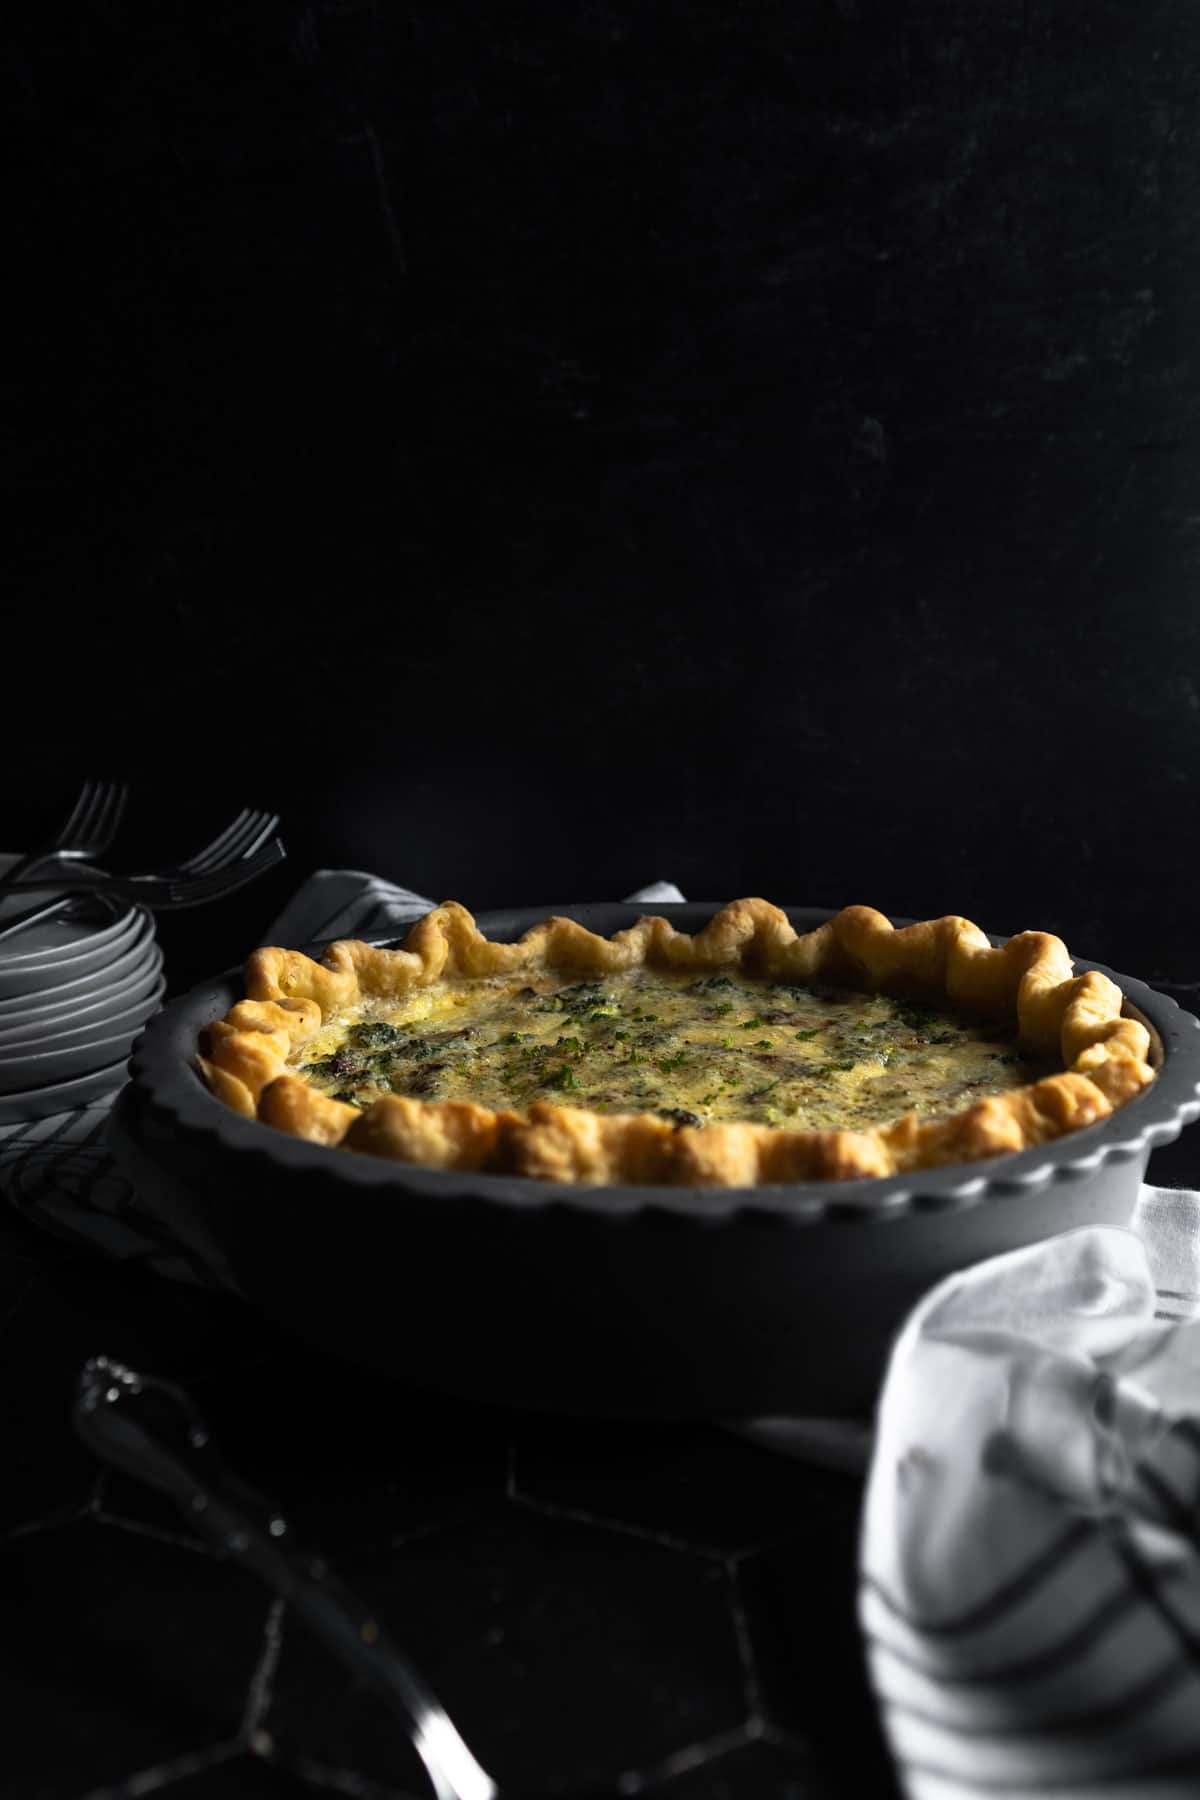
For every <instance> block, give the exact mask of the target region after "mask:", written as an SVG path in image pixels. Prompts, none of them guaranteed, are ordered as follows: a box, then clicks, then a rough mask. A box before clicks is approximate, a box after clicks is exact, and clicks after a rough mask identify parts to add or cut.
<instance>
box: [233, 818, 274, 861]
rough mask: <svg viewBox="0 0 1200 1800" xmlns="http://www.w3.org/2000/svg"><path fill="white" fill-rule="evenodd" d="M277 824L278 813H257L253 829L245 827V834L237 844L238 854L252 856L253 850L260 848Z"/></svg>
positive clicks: (271, 834)
mask: <svg viewBox="0 0 1200 1800" xmlns="http://www.w3.org/2000/svg"><path fill="white" fill-rule="evenodd" d="M278 825H279V814H278V813H259V814H258V815H257V816H256V818H255V820H254V829H253V831H251V830H249V828H247V831H246V835H245V837H244V839H243V840H242V842H241V844H240V846H239V849H238V855H239V856H253V855H254V853H255V851H256V850H261V849H262V847H263V845H264V844H265V843H266V841H267V839H268V838H269V837H271V836H273V834H274V833H275V831H276V829H277V828H278Z"/></svg>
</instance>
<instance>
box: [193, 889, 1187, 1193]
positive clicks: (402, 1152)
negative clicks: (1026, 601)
mask: <svg viewBox="0 0 1200 1800" xmlns="http://www.w3.org/2000/svg"><path fill="white" fill-rule="evenodd" d="M637 968H654V969H663V970H675V971H693V970H694V971H696V972H697V973H698V974H708V973H711V972H714V971H716V972H720V971H727V972H734V971H741V972H742V973H744V974H747V975H753V976H756V977H758V978H760V979H767V980H776V981H780V982H789V983H793V984H803V983H812V982H823V983H833V984H839V985H841V986H845V987H850V988H855V989H858V990H865V991H873V992H877V993H881V994H886V995H899V996H908V997H912V998H914V999H916V1000H921V1001H924V1002H926V1003H929V1002H941V1003H943V1004H946V1005H948V1006H950V1007H952V1008H954V1009H955V1010H956V1011H958V1012H960V1013H963V1014H974V1015H986V1016H989V1017H992V1018H1005V1019H1008V1020H1010V1021H1012V1022H1013V1023H1015V1026H1016V1030H1017V1034H1018V1040H1019V1042H1020V1044H1021V1045H1022V1046H1023V1047H1024V1048H1025V1049H1027V1050H1028V1051H1030V1052H1031V1053H1033V1054H1036V1055H1040V1056H1043V1057H1047V1058H1051V1059H1053V1061H1054V1062H1055V1063H1056V1064H1057V1063H1059V1062H1061V1064H1062V1068H1061V1072H1056V1073H1053V1074H1051V1075H1048V1076H1046V1077H1044V1078H1043V1079H1040V1080H1037V1081H1034V1082H1032V1083H1029V1084H1028V1085H1026V1086H1023V1087H1018V1088H1015V1089H1012V1090H1010V1091H1009V1092H1006V1093H1003V1094H996V1095H992V1096H989V1097H988V1098H985V1099H981V1100H976V1101H974V1102H973V1103H972V1104H970V1105H967V1106H965V1107H964V1108H963V1109H962V1110H961V1111H959V1112H956V1113H954V1114H952V1115H951V1116H949V1117H942V1118H922V1117H920V1116H918V1115H917V1114H916V1113H907V1114H905V1115H904V1116H903V1117H902V1118H899V1119H897V1120H896V1121H895V1122H894V1123H891V1124H888V1125H883V1126H879V1127H875V1128H870V1129H857V1130H815V1129H788V1128H781V1127H776V1126H770V1125H762V1124H756V1123H745V1122H741V1121H737V1122H724V1123H711V1124H707V1125H701V1126H692V1125H679V1124H676V1123H673V1122H672V1121H670V1120H669V1119H665V1118H662V1117H660V1116H658V1115H657V1114H649V1113H604V1114H602V1113H599V1112H595V1111H590V1110H588V1109H586V1108H583V1107H577V1106H569V1105H557V1104H552V1103H550V1102H547V1101H535V1102H533V1103H532V1104H531V1105H530V1106H529V1107H528V1109H527V1110H526V1111H524V1112H515V1111H493V1110H491V1109H490V1108H488V1107H484V1106H478V1105H475V1104H473V1103H470V1102H464V1101H454V1100H448V1101H423V1100H418V1099H412V1098H407V1097H403V1096H400V1095H383V1096H381V1097H380V1098H378V1099H376V1100H375V1101H373V1102H372V1103H371V1104H370V1105H369V1106H367V1107H366V1108H365V1110H363V1109H360V1108H359V1107H356V1106H352V1105H350V1104H348V1103H346V1102H344V1101H340V1100H335V1099H332V1098H330V1097H328V1096H326V1095H323V1094H321V1093H319V1092H317V1091H316V1090H315V1089H314V1088H313V1087H311V1086H310V1085H309V1084H308V1083H307V1082H305V1081H304V1080H302V1079H301V1078H300V1077H299V1076H298V1075H296V1074H294V1073H293V1072H292V1071H291V1070H290V1069H289V1067H288V1061H289V1057H290V1056H291V1055H292V1054H293V1052H294V1050H295V1048H296V1046H297V1045H298V1044H300V1043H302V1042H303V1041H304V1040H305V1039H306V1038H308V1037H310V1036H311V1035H312V1033H313V1032H314V1031H316V1030H317V1029H319V1028H320V1027H321V1025H322V1024H323V1022H324V1021H325V1020H327V1019H329V1018H331V1017H332V1016H333V1015H334V1014H335V1013H338V1012H340V1011H342V1010H344V1009H346V1008H349V1007H352V1006H354V1005H356V1004H358V1003H360V1002H362V1001H366V1000H386V1001H397V1002H401V1001H403V1000H404V999H405V998H406V997H407V996H409V995H411V994H412V993H413V992H414V990H416V989H419V988H422V987H429V986H431V985H433V984H435V983H438V982H439V981H443V980H451V979H462V978H468V979H469V978H472V977H475V978H481V977H489V976H496V975H512V974H514V973H517V974H523V973H525V972H528V973H529V974H530V975H539V974H545V973H547V972H554V973H560V972H561V973H566V972H570V973H571V974H573V975H582V976H589V975H591V976H598V975H609V976H612V975H615V974H617V973H620V972H623V971H627V970H632V969H637ZM245 981H246V994H247V998H246V999H244V1000H241V1001H239V1002H238V1004H237V1005H236V1006H234V1007H233V1008H232V1010H231V1011H230V1012H229V1014H228V1015H227V1016H226V1018H224V1019H222V1020H219V1021H218V1022H217V1023H215V1024H213V1025H211V1026H210V1027H209V1028H208V1030H207V1032H206V1033H205V1034H204V1039H203V1042H202V1046H201V1048H202V1055H201V1056H200V1058H199V1062H200V1068H201V1070H202V1072H203V1074H204V1077H205V1079H206V1081H207V1082H208V1085H209V1087H210V1088H211V1090H212V1092H213V1093H214V1094H215V1095H216V1096H217V1097H218V1098H219V1099H221V1100H222V1101H224V1102H225V1103H226V1104H227V1105H229V1106H231V1107H232V1108H234V1109H235V1110H236V1111H237V1112H239V1113H242V1114H244V1115H245V1116H246V1117H248V1118H257V1119H260V1120H262V1121H263V1122H264V1123H265V1124H268V1125H273V1126H275V1127H276V1128H277V1129H278V1130H281V1131H286V1132H289V1133H290V1134H292V1135H293V1136H295V1137H300V1138H306V1139H308V1140H309V1141H310V1142H313V1143H319V1144H330V1145H341V1146H343V1147H344V1148H346V1149H348V1150H357V1151H359V1152H362V1153H364V1154H366V1155H369V1156H379V1157H385V1158H392V1159H394V1160H396V1161H398V1162H404V1163H416V1164H420V1165H421V1166H423V1167H426V1168H435V1169H470V1170H491V1171H497V1172H504V1173H509V1174H517V1175H525V1176H533V1177H537V1178H540V1179H543V1180H549V1181H558V1182H574V1183H585V1184H593V1185H596V1184H599V1185H618V1184H624V1183H645V1182H650V1183H671V1184H675V1185H683V1186H715V1187H739V1188H741V1187H755V1186H758V1185H760V1184H766V1183H778V1182H806V1181H815V1180H830V1179H834V1180H853V1179H856V1178H861V1177H864V1176H866V1177H873V1176H885V1175H893V1174H897V1173H904V1172H908V1171H911V1170H915V1169H924V1168H933V1167H938V1166H940V1165H942V1164H946V1163H959V1162H974V1161H977V1160H979V1159H981V1158H985V1157H992V1156H998V1155H1001V1154H1004V1153H1006V1152H1010V1151H1015V1150H1024V1149H1028V1148H1030V1147H1031V1146H1033V1145H1037V1144H1044V1143H1048V1142H1050V1141H1051V1140H1053V1139H1056V1138H1060V1137H1063V1136H1064V1135H1065V1134H1067V1133H1069V1132H1073V1131H1079V1130H1081V1129H1082V1128H1083V1127H1084V1126H1087V1125H1093V1124H1095V1123H1097V1122H1098V1121H1099V1120H1101V1119H1104V1118H1106V1117H1108V1115H1109V1114H1110V1113H1112V1112H1113V1111H1114V1109H1115V1108H1117V1107H1119V1106H1122V1105H1124V1104H1125V1103H1126V1102H1127V1101H1129V1100H1131V1099H1133V1098H1134V1096H1135V1095H1136V1094H1138V1093H1139V1092H1140V1091H1141V1090H1142V1088H1144V1087H1146V1086H1147V1085H1148V1084H1149V1083H1150V1082H1152V1081H1153V1079H1154V1068H1153V1067H1152V1065H1151V1061H1150V1056H1151V1047H1150V1035H1149V1032H1148V1031H1147V1029H1146V1027H1145V1026H1144V1025H1143V1024H1141V1023H1140V1022H1139V1021H1138V1020H1136V1019H1133V1018H1127V1017H1124V1016H1122V1005H1123V996H1122V993H1121V990H1120V988H1119V987H1117V985H1116V983H1115V982H1113V981H1111V980H1110V979H1109V977H1108V976H1106V975H1102V974H1100V973H1099V972H1097V971H1095V970H1093V971H1089V972H1088V973H1086V974H1081V975H1076V974H1075V973H1074V971H1073V969H1072V964H1071V958H1070V956H1069V955H1068V952H1067V949H1066V946H1065V944H1064V943H1063V942H1062V940H1061V939H1060V938H1057V937H1054V936H1053V935H1051V934H1050V933H1047V932H1042V931H1024V932H1021V933H1020V934H1019V935H1018V936H1016V937H1013V938H1010V939H1009V940H1008V942H1007V943H1006V944H1004V945H1003V946H1001V947H999V948H997V947H994V946H993V945H992V944H991V943H989V941H988V939H987V937H986V936H985V934H984V933H983V932H982V931H981V930H980V929H979V927H978V926H977V925H973V924H972V923H971V922H970V920H968V919H963V918H959V917H958V916H956V915H953V914H952V915H948V916H947V917H945V918H940V919H927V920H923V921H922V922H920V923H919V924H915V925H907V926H904V927H902V928H896V927H894V926H893V925H892V924H891V923H890V921H889V920H888V919H887V918H885V917H884V915H883V914H882V913H880V912H876V911H874V910H873V909H872V908H871V907H869V906H848V907H846V908H844V909H843V910H842V911H841V912H839V913H837V914H836V915H835V916H834V917H833V918H831V919H829V920H828V921H826V923H824V924H822V925H820V926H818V927H817V928H816V929H815V930H813V931H809V932H805V933H803V934H798V933H797V932H796V931H795V930H794V928H793V927H792V925H791V923H790V922H789V920H788V918H787V916H786V914H785V913H783V912H782V911H780V909H779V908H778V907H776V906H773V905H771V904H770V903H769V902H768V901H766V900H761V899H745V900H735V901H732V902H731V903H730V904H729V905H727V906H724V907H722V908H721V910H720V911H719V912H718V913H717V914H716V915H715V916H714V917H713V918H712V919H711V920H710V921H709V923H708V924H707V925H706V926H705V927H704V928H703V930H701V931H699V932H696V933H695V934H694V935H689V934H688V933H686V932H681V931H677V930H676V929H675V927H674V926H672V925H671V924H670V923H669V921H668V920H666V919H664V918H659V917H646V918H642V919H639V920H638V921H637V923H636V924H634V925H631V926H630V927H628V928H627V929H626V930H623V931H618V932H616V933H615V934H614V935H613V936H612V937H611V938H605V937H600V936H597V935H596V934H595V933H593V932H590V931H588V930H586V929H585V928H584V927H583V926H582V925H579V924H577V923H576V922H575V921H574V920H572V919H567V918H550V919H546V920H544V921H543V922H542V923H541V924H539V925H536V926H534V927H533V928H532V929H531V930H530V931H528V932H526V933H525V935H524V937H522V938H521V939H520V940H519V941H518V942H516V943H513V944H502V943H493V942H491V941H490V940H489V939H488V938H486V937H485V936H484V935H483V934H482V933H481V932H480V931H479V930H478V928H477V927H476V924H475V921H474V919H473V918H472V916H471V914H470V913H469V912H468V911H467V909H466V908H465V907H464V906H460V905H459V904H458V903H457V902H455V901H447V902H446V903H445V904H444V905H442V906H438V907H436V908H435V909H434V910H433V911H432V912H430V913H427V914H426V915H425V917H424V918H422V919H420V920H419V921H418V922H417V924H415V925H414V926H413V927H412V929H411V931H410V932H409V934H408V936H407V938H406V939H405V941H404V945H403V947H402V948H400V949H396V950H385V949H378V948H376V947H374V946H372V945H370V944H364V943H361V942H358V941H356V940H342V941H340V942H337V943H333V944H331V945H330V946H329V947H328V949H327V950H326V952H325V955H324V958H323V960H322V961H321V962H315V961H313V959H312V958H310V957H308V956H305V955H303V954H302V953H300V952H299V951H295V950H286V949H278V948H271V949H262V950H256V951H255V952H254V953H253V954H252V955H251V957H250V958H249V960H248V962H247V964H246V969H245Z"/></svg>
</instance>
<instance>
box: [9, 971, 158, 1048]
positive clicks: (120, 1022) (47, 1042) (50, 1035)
mask: <svg viewBox="0 0 1200 1800" xmlns="http://www.w3.org/2000/svg"><path fill="white" fill-rule="evenodd" d="M166 988H167V984H166V981H165V979H164V978H163V977H162V976H161V975H160V976H159V978H158V980H157V981H156V982H155V984H154V986H153V988H152V989H151V990H150V992H149V993H148V994H147V995H146V996H145V998H144V999H141V1000H138V1001H136V1002H135V1003H134V1004H133V1005H132V1006H125V1005H123V1004H122V1005H121V1006H120V1007H119V1009H117V1008H114V1007H112V1006H101V1007H99V1008H88V1009H87V1011H89V1012H90V1013H91V1015H92V1016H91V1018H90V1019H89V1018H83V1017H81V1016H80V1015H79V1014H76V1015H75V1016H74V1018H73V1019H72V1018H71V1017H70V1015H67V1016H65V1017H63V1018H56V1019H54V1020H52V1021H51V1024H52V1026H53V1029H49V1028H47V1027H45V1026H43V1027H42V1028H41V1029H40V1030H39V1029H38V1025H37V1022H36V1021H35V1022H34V1023H33V1024H32V1025H28V1024H26V1025H19V1026H18V1027H17V1028H16V1030H15V1031H0V1067H3V1065H4V1064H5V1063H9V1062H17V1061H20V1060H21V1059H22V1058H23V1057H28V1056H38V1055H40V1054H41V1052H42V1051H43V1050H69V1049H70V1048H71V1047H72V1046H73V1045H75V1044H93V1043H100V1042H102V1041H103V1039H104V1038H106V1037H116V1036H117V1034H118V1033H119V1032H122V1031H134V1030H137V1029H139V1028H140V1027H141V1026H142V1025H144V1024H145V1022H146V1020H147V1019H148V1018H149V1017H150V1015H151V1014H152V1013H156V1012H157V1011H158V1009H159V1007H160V1006H161V1005H162V998H163V995H164V993H165V992H166Z"/></svg>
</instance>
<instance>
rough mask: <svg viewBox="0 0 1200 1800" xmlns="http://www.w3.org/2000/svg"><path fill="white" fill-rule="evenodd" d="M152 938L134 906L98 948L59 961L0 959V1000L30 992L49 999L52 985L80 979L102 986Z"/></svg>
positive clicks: (145, 917) (147, 918) (147, 919)
mask: <svg viewBox="0 0 1200 1800" xmlns="http://www.w3.org/2000/svg"><path fill="white" fill-rule="evenodd" d="M153 940H154V920H153V918H152V917H151V915H150V914H149V913H147V912H142V911H141V910H140V909H138V910H137V911H136V913H135V917H134V918H133V919H131V921H130V923H129V926H128V927H126V928H125V929H124V930H123V931H122V933H121V935H120V936H119V937H116V938H114V939H113V940H112V942H111V943H108V944H101V945H100V946H99V947H98V948H95V949H92V950H81V951H80V952H79V954H78V955H77V956H71V957H66V958H64V959H63V960H62V961H61V962H37V963H28V964H26V963H3V962H0V1001H3V1000H19V999H26V998H28V997H29V996H30V995H34V994H40V995H42V996H43V997H44V998H46V999H51V998H52V997H53V994H54V990H55V989H57V988H60V987H64V986H66V985H67V984H68V983H70V984H71V985H72V986H74V987H76V988H78V987H79V986H80V983H82V982H87V981H92V980H94V982H95V985H96V986H97V987H103V986H104V985H106V983H108V982H110V981H115V980H116V979H117V978H118V976H121V975H124V974H127V973H128V971H129V969H130V968H131V967H133V963H132V962H129V963H127V962H126V961H125V958H126V957H136V955H137V954H138V953H139V952H141V951H142V950H144V949H145V947H146V946H147V945H148V944H150V943H152V942H153Z"/></svg>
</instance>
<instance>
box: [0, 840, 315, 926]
mask: <svg viewBox="0 0 1200 1800" xmlns="http://www.w3.org/2000/svg"><path fill="white" fill-rule="evenodd" d="M286 855H287V851H286V849H285V848H284V844H283V839H282V838H278V837H275V838H272V839H271V840H270V842H269V843H266V844H262V845H260V847H259V848H258V849H257V850H255V851H254V852H253V854H251V855H249V856H241V857H239V858H238V859H237V860H236V861H234V862H230V863H221V864H220V865H219V866H217V867H216V868H209V869H204V870H202V871H201V872H200V873H199V874H196V873H186V872H185V873H175V874H173V873H171V872H169V871H168V872H167V873H166V874H147V875H78V876H76V875H73V876H72V877H71V879H70V881H69V882H54V881H52V880H51V878H50V877H49V876H46V875H38V876H36V877H35V878H34V879H33V880H31V881H18V882H14V883H13V884H11V889H10V891H11V892H13V893H29V892H31V891H32V890H33V889H35V888H36V889H40V890H43V891H44V890H45V889H46V888H48V887H68V888H69V889H70V897H74V896H75V895H76V894H103V895H104V896H105V897H106V898H107V899H110V900H120V901H123V902H125V903H126V904H127V905H133V906H144V907H147V908H148V909H149V911H151V912H171V911H175V910H177V909H178V908H180V907H184V906H202V905H203V904H204V903H205V901H208V900H218V899H220V898H221V896H222V895H224V894H232V893H233V892H234V890H235V889H237V888H240V887H245V885H246V883H247V882H248V881H253V880H254V879H255V878H256V877H257V876H259V875H261V874H262V873H263V872H264V870H266V869H270V868H273V867H274V866H275V864H276V863H279V862H282V861H283V859H284V857H285V856H286Z"/></svg>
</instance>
